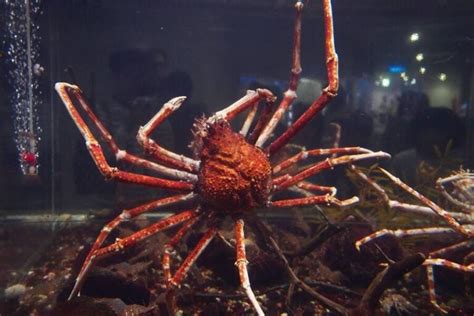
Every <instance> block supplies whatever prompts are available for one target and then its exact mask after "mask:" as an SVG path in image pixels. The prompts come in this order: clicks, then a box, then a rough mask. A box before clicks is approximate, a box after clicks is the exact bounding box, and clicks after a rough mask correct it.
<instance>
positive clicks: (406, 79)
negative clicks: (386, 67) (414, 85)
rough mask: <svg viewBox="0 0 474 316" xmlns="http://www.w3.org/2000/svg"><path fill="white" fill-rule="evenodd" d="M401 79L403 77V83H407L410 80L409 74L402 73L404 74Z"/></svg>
mask: <svg viewBox="0 0 474 316" xmlns="http://www.w3.org/2000/svg"><path fill="white" fill-rule="evenodd" d="M400 77H401V78H402V79H403V81H405V82H407V81H408V79H409V78H408V76H407V74H406V72H402V73H401V74H400Z"/></svg>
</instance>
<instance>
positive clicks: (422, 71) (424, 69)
mask: <svg viewBox="0 0 474 316" xmlns="http://www.w3.org/2000/svg"><path fill="white" fill-rule="evenodd" d="M425 72H426V68H425V67H420V74H422V75H424V74H425Z"/></svg>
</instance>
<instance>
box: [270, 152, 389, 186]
mask: <svg viewBox="0 0 474 316" xmlns="http://www.w3.org/2000/svg"><path fill="white" fill-rule="evenodd" d="M334 149H337V148H334ZM371 158H390V155H389V154H387V153H385V152H382V151H378V152H370V153H367V154H358V155H347V156H341V157H336V158H327V159H326V160H324V161H322V162H319V163H316V164H314V165H312V166H310V167H308V168H306V169H304V170H303V171H301V172H299V173H297V174H296V175H294V176H291V177H290V178H289V179H288V180H286V181H284V182H282V183H280V184H278V185H277V186H276V188H275V190H282V189H285V188H287V187H290V186H292V185H294V184H296V183H298V182H300V181H301V180H304V179H306V178H308V177H310V176H313V175H315V174H317V173H319V172H321V171H323V170H326V169H330V168H331V169H332V168H334V167H335V166H338V165H343V164H352V163H354V162H356V161H360V160H365V159H371ZM290 159H291V158H290ZM277 179H278V178H277Z"/></svg>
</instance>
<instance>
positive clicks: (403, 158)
mask: <svg viewBox="0 0 474 316" xmlns="http://www.w3.org/2000/svg"><path fill="white" fill-rule="evenodd" d="M409 129H410V131H411V132H410V135H411V137H412V138H413V147H412V148H409V149H406V150H404V151H401V152H400V153H398V154H397V155H395V156H394V157H393V159H392V161H391V169H392V171H393V172H394V174H395V175H396V176H397V177H400V178H401V179H402V180H404V181H406V182H407V183H408V184H410V185H416V183H417V180H418V179H417V176H418V174H417V172H418V171H419V170H418V168H419V167H420V164H421V163H422V162H423V163H425V164H428V166H433V167H434V168H435V169H440V170H439V172H442V171H443V170H442V169H445V170H446V171H448V172H450V171H452V170H457V169H459V166H460V165H461V164H462V163H463V154H464V152H463V149H464V142H465V136H466V135H465V127H464V124H463V121H462V120H461V119H460V118H459V116H458V115H457V114H456V113H455V112H454V111H453V110H451V109H448V108H432V107H429V108H426V109H424V110H422V111H420V112H419V113H418V114H417V115H416V116H415V118H414V119H413V120H412V121H411V123H410V128H409Z"/></svg>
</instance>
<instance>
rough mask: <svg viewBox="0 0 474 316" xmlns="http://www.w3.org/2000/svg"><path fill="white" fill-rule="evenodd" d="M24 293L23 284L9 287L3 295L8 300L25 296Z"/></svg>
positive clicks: (24, 287)
mask: <svg viewBox="0 0 474 316" xmlns="http://www.w3.org/2000/svg"><path fill="white" fill-rule="evenodd" d="M25 292H26V286H24V285H23V284H19V283H18V284H15V285H12V286H9V287H7V288H6V289H5V292H4V295H5V298H6V299H8V300H12V299H16V298H19V297H20V296H22V295H23V294H25Z"/></svg>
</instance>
